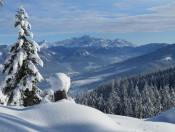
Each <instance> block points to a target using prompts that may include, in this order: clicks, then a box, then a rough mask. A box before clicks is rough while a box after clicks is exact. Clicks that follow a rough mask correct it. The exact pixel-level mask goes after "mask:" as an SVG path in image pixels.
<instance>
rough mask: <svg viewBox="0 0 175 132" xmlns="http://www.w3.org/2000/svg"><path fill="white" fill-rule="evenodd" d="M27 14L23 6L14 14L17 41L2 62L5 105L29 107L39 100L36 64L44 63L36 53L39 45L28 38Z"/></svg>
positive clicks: (30, 33) (29, 27)
mask: <svg viewBox="0 0 175 132" xmlns="http://www.w3.org/2000/svg"><path fill="white" fill-rule="evenodd" d="M27 19H28V15H27V12H26V11H25V9H24V8H23V6H21V7H20V8H19V9H18V11H17V14H16V22H15V27H18V28H19V37H18V42H17V43H16V44H14V45H13V46H12V47H11V49H10V57H9V58H8V59H7V60H6V62H5V64H4V69H3V73H6V74H7V76H6V78H5V80H4V83H3V85H2V92H3V94H4V95H5V96H6V103H7V105H18V106H30V105H33V104H37V103H39V102H40V100H41V97H40V89H39V88H38V87H37V86H36V85H37V83H38V82H40V81H41V80H42V79H43V77H42V76H41V74H40V73H39V71H38V70H37V68H36V67H35V65H36V64H39V65H40V66H43V62H42V60H41V59H40V57H39V55H38V54H37V52H38V51H40V47H39V45H38V44H37V43H36V42H35V41H34V40H31V39H29V37H31V38H33V34H32V32H29V31H28V30H30V29H31V25H30V24H29V22H28V21H27Z"/></svg>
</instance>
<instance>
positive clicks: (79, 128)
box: [0, 100, 124, 132]
mask: <svg viewBox="0 0 175 132" xmlns="http://www.w3.org/2000/svg"><path fill="white" fill-rule="evenodd" d="M116 130H119V131H122V130H124V129H122V127H121V126H120V125H118V124H117V123H115V122H114V121H113V120H112V119H110V118H109V117H108V116H106V115H105V114H103V113H102V112H100V111H98V110H96V109H94V108H91V107H87V106H83V105H78V104H75V103H74V102H72V101H68V100H61V101H59V102H56V103H46V104H40V105H35V106H31V107H27V108H24V107H7V106H0V131H4V132H8V131H16V132H23V131H30V132H31V131H42V132H45V131H49V132H54V131H55V132H58V131H59V132H108V131H116Z"/></svg>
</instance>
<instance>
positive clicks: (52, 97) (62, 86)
mask: <svg viewBox="0 0 175 132" xmlns="http://www.w3.org/2000/svg"><path fill="white" fill-rule="evenodd" d="M49 81H50V84H51V89H49V90H45V91H43V93H42V97H43V101H42V102H55V101H58V100H59V99H63V98H64V99H68V100H73V99H71V98H70V97H68V96H67V92H68V90H69V88H70V84H71V81H70V77H68V76H67V75H66V74H64V73H55V74H53V75H51V76H50V78H49Z"/></svg>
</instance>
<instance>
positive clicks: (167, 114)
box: [147, 108, 175, 124]
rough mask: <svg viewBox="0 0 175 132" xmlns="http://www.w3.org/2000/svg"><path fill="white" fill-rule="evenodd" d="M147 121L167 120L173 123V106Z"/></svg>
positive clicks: (174, 112)
mask: <svg viewBox="0 0 175 132" xmlns="http://www.w3.org/2000/svg"><path fill="white" fill-rule="evenodd" d="M147 121H154V122H168V123H172V124H175V108H173V109H170V110H168V111H166V112H164V113H162V114H160V115H158V116H155V117H152V118H150V119H148V120H147Z"/></svg>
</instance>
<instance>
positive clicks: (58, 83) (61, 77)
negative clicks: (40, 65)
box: [49, 73, 70, 92]
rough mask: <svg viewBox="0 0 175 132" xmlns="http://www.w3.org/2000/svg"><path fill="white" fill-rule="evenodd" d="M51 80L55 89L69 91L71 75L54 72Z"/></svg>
mask: <svg viewBox="0 0 175 132" xmlns="http://www.w3.org/2000/svg"><path fill="white" fill-rule="evenodd" d="M49 81H50V84H51V86H52V89H53V90H54V91H58V90H61V91H63V90H65V91H66V92H68V90H69V88H70V77H68V76H67V75H66V74H64V73H55V74H53V75H52V76H50V79H49Z"/></svg>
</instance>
